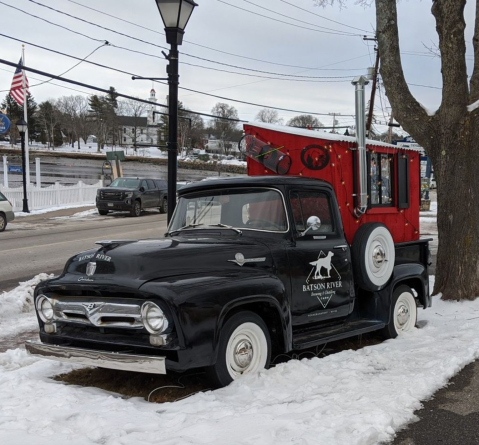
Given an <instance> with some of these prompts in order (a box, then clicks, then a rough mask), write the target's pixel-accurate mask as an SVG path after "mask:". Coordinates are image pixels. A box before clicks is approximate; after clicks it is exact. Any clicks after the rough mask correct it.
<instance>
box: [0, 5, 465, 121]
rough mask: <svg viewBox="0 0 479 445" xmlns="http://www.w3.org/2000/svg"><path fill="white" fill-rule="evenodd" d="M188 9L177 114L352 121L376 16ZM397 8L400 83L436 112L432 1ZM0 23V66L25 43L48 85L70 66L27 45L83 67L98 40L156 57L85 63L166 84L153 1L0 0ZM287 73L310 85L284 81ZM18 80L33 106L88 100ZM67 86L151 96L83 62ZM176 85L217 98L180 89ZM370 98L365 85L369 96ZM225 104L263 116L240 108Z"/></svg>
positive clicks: (5, 73)
mask: <svg viewBox="0 0 479 445" xmlns="http://www.w3.org/2000/svg"><path fill="white" fill-rule="evenodd" d="M197 3H198V4H199V6H198V7H197V8H195V10H194V11H193V14H192V16H191V19H190V22H189V23H188V26H187V28H186V32H185V37H184V42H183V45H182V46H180V48H179V49H180V91H179V98H180V100H181V101H182V102H183V104H184V106H186V107H187V108H189V109H191V110H194V111H199V112H204V113H211V109H212V108H213V106H214V105H215V104H216V103H217V102H226V103H228V104H229V105H232V106H234V107H235V108H236V109H237V110H238V114H239V118H240V119H243V120H254V118H255V116H256V114H257V113H258V111H259V110H261V108H262V107H261V106H264V107H267V106H274V107H279V108H285V109H292V110H297V112H288V111H279V114H280V116H281V117H282V118H283V119H284V121H285V122H286V121H287V120H288V119H290V118H291V117H293V116H295V115H298V114H302V113H324V114H325V116H318V118H319V119H320V121H321V122H322V123H323V124H324V125H332V119H333V118H332V116H328V113H341V117H339V118H337V119H338V120H339V122H340V123H341V124H342V125H348V124H353V123H354V118H353V117H352V115H353V114H354V87H353V86H352V85H351V80H352V78H353V77H355V76H357V75H360V74H366V72H367V68H368V67H369V66H372V65H373V64H374V58H375V54H374V42H371V41H364V40H363V36H364V35H368V36H369V37H372V36H373V35H374V28H375V10H374V6H373V7H371V8H363V7H360V6H357V5H355V4H354V3H355V2H354V0H349V4H348V7H347V9H343V10H340V9H339V8H338V7H328V8H324V9H323V8H318V7H315V6H314V1H313V0H251V1H250V0H197ZM7 5H9V6H7ZM41 5H48V6H49V7H51V8H55V9H57V10H59V11H62V12H64V13H67V14H69V15H71V16H74V17H77V18H81V19H83V20H87V21H89V22H91V23H94V24H97V25H100V26H103V27H106V28H109V29H111V30H114V31H117V32H119V33H123V34H126V35H128V36H131V37H134V38H136V39H141V40H143V41H144V42H140V41H138V40H134V39H132V38H130V37H127V36H124V35H120V34H117V33H115V32H112V31H109V30H106V29H101V28H100V27H98V26H95V25H92V24H89V23H86V22H84V21H80V20H77V19H75V18H74V17H69V16H67V15H64V14H61V13H59V12H57V11H54V10H52V9H48V8H45V7H44V6H41ZM10 6H13V7H15V8H19V9H21V10H23V11H24V12H22V11H19V10H18V9H13V8H11V7H10ZM91 8H94V9H95V10H96V11H95V10H92V9H91ZM300 8H301V9H300ZM398 8H399V24H400V39H401V50H402V60H403V65H404V72H405V75H406V80H407V82H408V83H409V84H410V88H411V91H412V93H413V94H414V95H415V96H416V98H417V99H418V100H419V101H420V102H421V103H422V104H423V105H425V106H426V107H427V108H430V109H435V108H437V107H438V106H439V104H440V100H441V95H440V93H441V92H440V89H437V88H430V87H441V74H440V60H439V59H438V58H437V57H433V56H431V55H430V53H429V52H428V50H427V48H426V46H429V47H431V46H434V45H435V44H437V34H436V32H435V22H434V19H433V17H432V15H431V13H430V8H431V2H430V1H429V0H424V1H418V0H409V1H405V0H403V1H401V2H399V5H398ZM26 13H28V14H32V15H35V16H37V17H41V18H43V19H44V20H48V21H49V22H51V23H47V22H45V21H44V20H40V19H38V18H35V17H33V16H31V15H27V14H26ZM105 14H109V15H110V16H108V15H105ZM465 15H466V23H467V29H466V31H467V35H466V38H467V50H468V58H467V63H468V65H469V66H472V62H473V60H472V44H471V42H472V33H473V17H474V4H473V2H472V1H471V2H468V5H467V7H466V14H465ZM113 16H114V17H113ZM0 17H1V19H0V23H1V28H0V29H1V31H0V33H1V34H3V36H0V38H1V48H2V51H1V54H2V55H1V58H4V59H6V60H8V61H10V62H15V63H16V62H18V59H19V58H20V55H21V45H22V44H21V42H20V41H15V40H12V39H11V37H13V38H15V39H19V40H22V41H25V42H26V43H25V44H26V46H25V51H26V65H27V66H29V67H33V68H36V69H39V70H43V71H46V72H49V73H53V74H56V75H59V74H61V73H63V72H65V71H66V70H68V69H69V68H71V67H72V66H74V65H75V64H76V63H77V62H78V61H77V60H74V59H71V58H68V57H66V56H64V55H60V54H55V53H53V52H50V51H47V50H45V49H41V48H38V47H35V46H33V45H32V44H35V45H39V46H42V47H45V48H48V49H50V50H55V51H59V52H62V53H65V54H69V55H72V56H75V57H79V58H84V57H85V56H87V55H88V54H89V53H91V52H92V51H94V50H95V49H96V48H98V47H99V46H100V45H102V42H103V41H104V40H107V41H108V42H110V43H111V44H113V45H116V46H119V47H123V48H128V49H130V50H134V51H140V52H144V53H147V54H151V55H152V56H154V57H151V56H148V55H144V54H139V53H134V52H131V51H127V50H125V49H120V48H116V47H112V46H103V47H101V48H99V49H97V51H96V52H95V53H94V54H92V55H91V56H90V57H89V58H88V60H89V61H92V62H97V63H101V64H104V65H107V66H109V67H112V68H115V69H118V70H122V71H126V72H128V73H133V74H136V75H141V76H155V77H166V71H165V70H166V64H167V63H166V61H165V60H164V59H163V56H162V55H161V51H162V49H161V48H159V47H158V46H154V45H159V46H161V47H164V48H167V47H168V45H167V44H166V39H165V36H164V35H163V24H162V21H161V17H160V15H159V12H158V9H157V6H156V2H155V1H154V0H135V1H131V0H130V1H126V0H39V1H36V0H35V1H33V0H0ZM118 18H119V19H123V20H127V21H129V22H132V24H129V23H127V22H125V21H121V20H119V19H118ZM53 24H57V25H61V26H62V27H63V28H61V27H58V26H55V25H53ZM65 28H67V29H65ZM69 30H71V31H74V32H75V33H73V32H71V31H69ZM78 33H81V34H83V35H80V34H78ZM5 36H8V37H10V38H7V37H5ZM145 42H149V43H145ZM205 59H206V60H205ZM254 70H259V71H263V72H262V73H260V72H258V71H254ZM13 71H14V69H13V68H11V67H9V66H5V65H0V91H1V93H0V97H1V98H3V97H4V95H5V94H6V91H8V90H9V88H10V84H11V81H12V77H13ZM238 73H242V74H243V75H241V74H238ZM284 74H287V75H296V76H311V77H313V78H311V77H310V78H305V77H302V78H301V77H288V76H282V75H284ZM27 75H28V77H29V81H30V85H31V86H32V88H31V93H32V94H33V96H34V98H35V100H36V101H37V102H41V101H43V100H46V99H48V98H59V97H61V96H65V95H71V94H85V95H86V94H91V93H92V91H88V90H87V89H86V88H82V87H76V86H73V85H69V84H66V83H62V82H59V81H52V82H50V83H46V84H43V85H39V86H36V87H34V86H33V85H34V84H36V83H39V82H41V81H45V80H46V78H44V77H41V76H39V75H35V74H27ZM257 76H258V77H257ZM259 76H262V77H259ZM65 77H67V78H69V79H74V80H77V81H81V82H85V83H88V84H92V85H95V86H98V87H101V88H105V89H108V88H109V87H110V86H114V87H115V88H116V89H117V90H118V91H119V92H121V93H124V94H129V95H132V96H138V97H141V98H145V99H146V98H147V97H148V95H149V91H150V89H151V86H152V83H151V82H150V81H141V80H136V81H132V80H131V75H129V74H124V73H120V72H116V71H112V70H109V69H104V68H100V67H96V66H93V65H90V64H88V63H85V62H83V63H81V64H80V65H79V66H77V67H76V68H74V69H73V70H71V71H70V72H68V73H67V74H65ZM272 78H273V79H272ZM278 78H286V79H289V80H278ZM292 79H294V80H292ZM300 80H301V81H300ZM305 80H306V81H305ZM411 84H415V85H423V86H414V85H411ZM424 86H427V87H429V88H426V87H424ZM65 87H68V88H74V89H75V90H78V91H72V90H70V89H67V88H65ZM181 87H184V88H188V89H190V90H196V91H198V92H201V93H208V94H212V95H217V96H222V97H224V98H225V99H220V98H216V97H211V96H207V95H204V94H200V93H194V92H191V91H186V90H183V89H181ZM154 88H155V90H156V92H157V98H158V99H159V102H161V103H165V102H166V95H167V89H168V88H167V86H166V85H162V84H155V85H154ZM380 92H381V94H380V95H379V97H377V98H376V107H375V108H376V117H377V119H379V120H382V121H384V122H385V121H387V119H388V115H389V112H390V109H389V108H388V107H389V104H388V103H387V99H386V98H385V95H384V89H381V90H380ZM369 94H370V86H368V90H367V96H369ZM233 99H234V100H239V101H244V102H251V103H255V104H260V105H261V106H260V107H257V106H253V105H247V104H242V103H239V102H234V101H233Z"/></svg>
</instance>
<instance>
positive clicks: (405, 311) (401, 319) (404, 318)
mask: <svg viewBox="0 0 479 445" xmlns="http://www.w3.org/2000/svg"><path fill="white" fill-rule="evenodd" d="M396 319H397V321H398V323H399V325H400V326H404V325H405V324H406V323H407V322H408V320H409V308H408V307H407V306H405V305H403V304H402V305H400V306H399V307H398V310H397V314H396Z"/></svg>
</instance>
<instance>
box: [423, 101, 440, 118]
mask: <svg viewBox="0 0 479 445" xmlns="http://www.w3.org/2000/svg"><path fill="white" fill-rule="evenodd" d="M419 105H420V106H421V108H422V109H423V110H424V111H425V112H426V113H427V115H428V116H431V117H432V116H434V115H435V114H436V111H437V110H436V111H433V110H430V109H429V108H427V107H425V106H424V105H423V104H422V103H419Z"/></svg>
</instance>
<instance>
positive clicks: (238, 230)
mask: <svg viewBox="0 0 479 445" xmlns="http://www.w3.org/2000/svg"><path fill="white" fill-rule="evenodd" d="M209 227H224V228H225V229H231V230H234V231H235V232H236V233H238V234H239V235H242V234H243V232H242V231H241V230H240V229H237V228H235V227H233V226H228V225H227V224H221V223H219V224H209Z"/></svg>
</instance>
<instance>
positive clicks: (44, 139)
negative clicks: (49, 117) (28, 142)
mask: <svg viewBox="0 0 479 445" xmlns="http://www.w3.org/2000/svg"><path fill="white" fill-rule="evenodd" d="M40 142H41V143H42V144H46V143H47V135H46V133H45V130H44V129H43V128H42V131H41V132H40Z"/></svg>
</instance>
